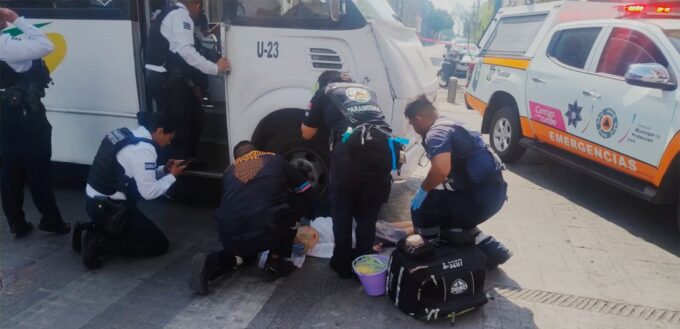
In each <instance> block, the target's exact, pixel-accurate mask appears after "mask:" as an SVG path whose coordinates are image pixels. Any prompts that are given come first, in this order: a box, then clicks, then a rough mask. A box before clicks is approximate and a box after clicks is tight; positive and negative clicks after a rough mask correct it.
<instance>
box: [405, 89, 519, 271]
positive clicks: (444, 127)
mask: <svg viewBox="0 0 680 329" xmlns="http://www.w3.org/2000/svg"><path fill="white" fill-rule="evenodd" d="M405 114H406V118H407V119H408V120H409V122H410V123H411V125H412V126H413V128H414V129H415V131H416V132H417V133H418V134H420V135H421V136H422V137H423V146H424V147H425V150H426V151H427V155H428V157H429V159H430V161H431V163H432V167H431V168H430V171H429V172H428V174H427V177H426V178H425V180H424V181H423V183H422V184H421V186H420V188H419V189H418V192H416V195H415V197H414V198H413V201H412V202H411V210H412V219H413V224H414V226H415V231H416V233H418V234H420V235H422V236H424V237H426V238H430V239H436V238H437V237H438V236H439V235H440V234H444V232H442V230H444V231H446V230H453V231H461V230H463V231H469V232H470V233H471V234H472V235H474V236H475V242H476V243H477V246H478V247H479V249H480V250H481V251H482V252H484V253H485V254H486V256H487V268H489V269H493V268H495V267H497V266H498V265H500V264H503V263H505V262H506V261H507V260H508V259H509V258H510V257H511V256H512V253H511V252H510V251H509V250H508V249H507V248H505V246H503V245H502V244H501V243H500V242H498V241H497V240H496V239H494V238H493V237H492V236H489V235H486V234H484V233H482V232H481V231H480V230H479V229H478V228H477V225H479V224H481V223H483V222H484V221H486V220H487V219H489V218H490V217H491V216H493V215H494V214H496V213H497V212H498V211H499V210H500V209H501V207H502V206H503V204H504V203H505V200H506V193H507V186H508V185H507V184H506V183H505V181H504V180H503V175H502V170H503V165H502V163H501V162H500V160H499V159H498V158H497V157H496V156H495V155H494V154H493V153H492V152H491V151H490V149H489V147H488V146H487V145H486V144H485V143H484V141H483V140H482V139H481V136H480V135H479V133H472V132H469V131H468V130H467V129H465V128H463V127H462V126H460V125H459V124H457V123H455V122H453V121H451V120H448V119H446V118H443V117H440V116H439V114H438V113H437V110H436V109H435V107H434V105H433V104H432V103H431V102H430V101H429V100H428V99H427V97H425V96H424V95H422V96H420V97H418V98H416V99H415V100H413V101H412V102H411V103H409V104H408V105H407V106H406V110H405Z"/></svg>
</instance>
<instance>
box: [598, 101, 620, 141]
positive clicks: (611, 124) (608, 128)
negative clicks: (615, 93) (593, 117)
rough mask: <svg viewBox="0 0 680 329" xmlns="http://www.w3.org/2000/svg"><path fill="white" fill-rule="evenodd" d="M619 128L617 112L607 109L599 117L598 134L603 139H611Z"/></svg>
mask: <svg viewBox="0 0 680 329" xmlns="http://www.w3.org/2000/svg"><path fill="white" fill-rule="evenodd" d="M618 127H619V119H618V118H617V117H616V112H614V110H612V109H610V108H606V109H604V110H602V112H600V114H599V115H598V116H597V132H598V133H600V136H602V138H610V137H612V136H614V134H615V133H616V128H618Z"/></svg>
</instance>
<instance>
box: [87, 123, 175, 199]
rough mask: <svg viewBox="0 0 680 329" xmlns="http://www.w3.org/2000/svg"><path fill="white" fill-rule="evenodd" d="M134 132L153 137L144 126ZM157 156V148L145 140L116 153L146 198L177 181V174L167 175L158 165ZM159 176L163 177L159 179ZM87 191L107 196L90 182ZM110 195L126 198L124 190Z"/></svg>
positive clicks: (112, 197)
mask: <svg viewBox="0 0 680 329" xmlns="http://www.w3.org/2000/svg"><path fill="white" fill-rule="evenodd" d="M132 134H133V135H135V137H138V138H146V139H151V134H150V133H149V131H148V130H146V128H144V127H139V128H137V129H135V130H133V131H132ZM157 157H158V156H157V154H156V148H155V147H154V146H153V145H151V144H149V143H145V142H139V143H137V144H132V145H128V146H126V147H123V148H122V149H121V150H120V151H119V152H118V154H116V160H118V163H120V165H121V166H122V167H123V169H124V170H125V176H127V177H132V178H134V180H135V182H136V184H137V189H138V190H139V194H140V195H141V196H142V198H144V199H146V200H152V199H155V198H157V197H159V196H161V195H163V194H164V193H165V192H166V191H167V190H168V189H169V188H170V186H172V184H174V183H175V181H176V178H175V176H173V175H169V174H168V175H165V173H164V170H163V169H164V168H163V166H160V167H158V166H156V159H157ZM158 177H161V178H160V179H158ZM85 193H87V196H88V197H90V198H94V197H97V196H105V195H104V194H102V193H99V192H97V191H96V190H95V189H93V188H92V186H90V185H89V184H88V185H87V187H86V189H85ZM109 197H110V198H111V199H113V200H125V199H126V197H125V194H124V193H122V192H116V193H115V194H114V195H111V196H109Z"/></svg>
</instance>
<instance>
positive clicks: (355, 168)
mask: <svg viewBox="0 0 680 329" xmlns="http://www.w3.org/2000/svg"><path fill="white" fill-rule="evenodd" d="M352 82H353V81H352V79H351V78H350V77H349V76H347V75H345V74H342V73H340V72H338V71H326V72H324V73H322V74H321V75H320V76H319V79H318V84H319V90H318V91H317V92H316V93H315V95H314V96H313V98H312V100H311V101H310V104H309V109H308V111H307V113H306V116H305V118H304V119H303V121H302V127H301V131H302V137H303V138H304V139H306V140H311V139H312V138H314V136H316V134H317V131H318V129H321V128H323V129H328V130H330V131H331V144H332V145H331V165H330V186H329V189H330V190H329V191H330V203H331V216H332V217H333V236H334V238H335V249H334V250H333V257H332V258H331V261H330V267H331V268H332V269H333V270H334V271H335V272H337V273H338V275H339V276H340V277H341V278H345V279H347V278H351V277H352V276H353V272H352V260H353V259H354V258H356V257H359V256H361V255H365V254H370V253H373V243H374V242H375V223H376V221H377V219H378V212H379V211H380V206H381V205H382V204H383V203H385V202H386V201H387V199H388V197H389V193H390V184H391V175H390V172H389V170H387V171H375V170H370V169H368V168H366V167H365V165H364V164H363V163H361V162H359V161H357V159H355V158H354V157H353V156H352V154H351V153H350V149H349V145H348V144H347V143H343V142H342V136H343V134H344V133H345V132H346V131H347V130H348V128H350V127H352V126H354V124H352V123H351V122H350V121H349V120H348V119H347V118H346V117H345V116H344V115H343V114H342V112H341V111H340V109H339V108H338V107H337V106H336V105H335V103H334V102H333V101H332V99H331V97H330V96H329V95H327V93H326V92H327V89H328V87H329V86H330V85H333V84H335V83H352ZM352 86H353V87H352V88H355V87H360V88H361V87H362V86H361V85H357V84H352ZM363 88H366V89H365V90H368V88H367V87H365V86H363ZM347 89H348V88H338V89H333V91H330V90H329V92H335V93H337V94H338V96H339V97H340V99H344V101H343V103H344V102H345V101H348V102H349V103H351V104H354V105H357V104H361V105H359V106H362V107H363V106H366V107H365V108H368V107H371V108H375V109H377V110H376V111H361V112H358V115H357V118H358V121H360V122H362V123H363V122H370V123H372V124H375V125H378V126H382V127H386V128H387V129H389V127H388V125H387V123H385V121H384V120H385V117H384V116H383V114H382V112H380V110H379V109H380V108H379V106H378V103H377V99H374V97H369V100H368V101H366V102H363V101H365V100H366V97H364V99H362V100H361V102H354V101H352V100H349V99H348V96H347V95H346V94H349V93H347V92H346V91H347ZM371 94H372V95H374V94H373V93H372V92H371V93H369V95H371ZM355 103H356V104H355ZM353 220H356V223H357V226H356V230H355V233H356V248H354V249H353V248H352V221H353Z"/></svg>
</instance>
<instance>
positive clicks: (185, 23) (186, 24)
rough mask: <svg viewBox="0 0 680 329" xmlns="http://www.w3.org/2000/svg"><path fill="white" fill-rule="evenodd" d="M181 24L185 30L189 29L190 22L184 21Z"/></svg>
mask: <svg viewBox="0 0 680 329" xmlns="http://www.w3.org/2000/svg"><path fill="white" fill-rule="evenodd" d="M182 24H184V29H185V30H189V31H191V24H189V22H184V23H182Z"/></svg>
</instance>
